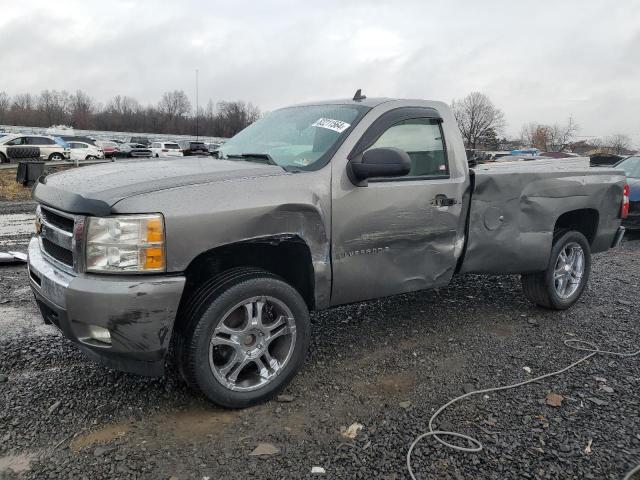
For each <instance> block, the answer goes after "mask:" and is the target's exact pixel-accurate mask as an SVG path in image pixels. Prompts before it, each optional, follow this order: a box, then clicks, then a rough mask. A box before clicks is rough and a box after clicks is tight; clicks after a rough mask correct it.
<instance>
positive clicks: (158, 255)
mask: <svg viewBox="0 0 640 480" xmlns="http://www.w3.org/2000/svg"><path fill="white" fill-rule="evenodd" d="M140 253H141V256H142V257H143V258H144V268H143V270H164V251H163V249H162V248H158V247H151V248H145V249H143V250H142V251H141V252H140Z"/></svg>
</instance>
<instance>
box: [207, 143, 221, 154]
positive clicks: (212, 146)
mask: <svg viewBox="0 0 640 480" xmlns="http://www.w3.org/2000/svg"><path fill="white" fill-rule="evenodd" d="M206 145H207V150H209V155H211V156H213V157H216V158H217V157H218V150H220V147H221V146H222V144H221V143H207V144H206Z"/></svg>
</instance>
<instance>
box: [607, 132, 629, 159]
mask: <svg viewBox="0 0 640 480" xmlns="http://www.w3.org/2000/svg"><path fill="white" fill-rule="evenodd" d="M603 146H604V147H605V148H606V149H607V151H608V152H609V153H613V154H614V155H621V154H624V153H627V152H628V151H629V150H630V149H631V138H629V136H628V135H623V134H620V133H617V134H615V135H611V136H610V137H607V138H605V139H604V142H603Z"/></svg>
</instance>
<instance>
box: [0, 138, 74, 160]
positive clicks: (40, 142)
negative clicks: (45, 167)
mask: <svg viewBox="0 0 640 480" xmlns="http://www.w3.org/2000/svg"><path fill="white" fill-rule="evenodd" d="M14 146H28V147H38V148H39V149H40V158H41V159H42V160H66V159H69V157H70V154H71V153H70V152H71V150H70V149H69V145H67V144H66V143H65V142H64V140H61V139H59V138H57V137H51V136H48V135H16V134H14V135H8V136H6V137H3V138H0V163H6V162H8V161H9V155H8V154H7V149H8V148H9V147H14Z"/></svg>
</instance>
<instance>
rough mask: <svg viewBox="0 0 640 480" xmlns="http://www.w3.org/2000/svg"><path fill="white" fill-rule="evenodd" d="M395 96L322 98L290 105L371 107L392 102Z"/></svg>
mask: <svg viewBox="0 0 640 480" xmlns="http://www.w3.org/2000/svg"><path fill="white" fill-rule="evenodd" d="M395 100H396V99H395V98H386V97H377V98H364V99H362V100H354V99H352V98H339V99H335V100H322V101H316V102H304V103H298V104H296V105H292V106H294V107H303V106H308V105H364V106H365V107H369V108H373V107H377V106H378V105H380V104H382V103H387V102H393V101H395Z"/></svg>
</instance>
